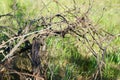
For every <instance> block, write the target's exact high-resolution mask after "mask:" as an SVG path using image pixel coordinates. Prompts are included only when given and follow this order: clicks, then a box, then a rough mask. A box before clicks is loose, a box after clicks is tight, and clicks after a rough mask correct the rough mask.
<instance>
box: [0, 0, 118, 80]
mask: <svg viewBox="0 0 120 80" xmlns="http://www.w3.org/2000/svg"><path fill="white" fill-rule="evenodd" d="M43 1H44V3H45V4H46V5H48V6H47V7H45V8H44V9H43V7H44V4H41V0H17V2H18V3H19V4H18V8H19V10H18V11H16V17H17V18H16V19H18V21H19V22H20V24H17V22H15V21H13V22H12V23H9V22H7V25H9V24H10V25H12V26H14V27H15V28H16V29H18V28H19V27H20V26H23V25H24V24H23V23H24V22H25V21H26V20H29V19H32V18H37V17H39V16H41V15H43V16H49V15H54V14H56V13H60V12H63V11H64V9H68V8H73V6H74V4H73V1H72V0H59V3H60V4H59V5H57V4H56V3H55V2H53V0H43ZM50 1H51V2H50ZM49 2H50V3H49ZM0 4H1V5H0V14H5V13H8V12H11V11H12V9H11V8H10V6H11V5H12V0H0ZM88 4H89V0H76V5H77V7H80V10H81V14H83V13H84V12H85V11H86V9H87V8H88V7H89V5H88ZM67 7H68V8H67ZM103 8H104V10H103ZM41 9H43V10H42V11H40V10H41ZM81 14H79V15H81ZM102 14H103V16H102ZM88 16H89V18H90V19H91V21H92V22H93V23H94V24H96V23H97V22H98V20H99V22H98V23H97V24H98V26H100V28H102V29H104V30H106V31H108V32H109V33H112V34H114V35H116V34H118V33H120V19H119V16H120V0H94V3H93V7H92V9H91V11H90V13H89V15H88ZM101 16H102V18H101ZM68 18H69V16H68ZM2 20H4V18H2V19H0V21H2ZM70 20H71V21H72V18H71V19H70ZM8 21H9V20H8ZM0 24H1V25H3V24H4V23H0ZM38 30H39V29H38ZM3 39H4V40H5V39H6V37H5V36H4V35H0V43H1V42H2V40H3ZM46 43H47V47H48V53H49V54H48V55H49V62H48V63H49V66H48V72H47V77H48V80H79V77H81V78H82V79H83V80H88V78H89V77H90V76H91V75H92V74H93V73H95V70H96V68H97V62H96V60H95V58H94V57H93V56H87V55H88V54H89V53H87V51H85V46H84V45H82V44H80V43H77V41H76V39H75V38H74V37H73V36H70V35H69V34H68V35H67V36H65V38H61V37H60V36H55V37H48V38H47V40H46ZM119 44H120V37H117V38H116V39H115V40H113V41H112V43H111V44H110V46H109V47H108V49H107V54H106V58H105V62H106V65H105V67H104V70H103V79H104V80H117V79H118V80H119V79H120V69H119V68H120V45H119ZM76 45H79V47H80V48H81V49H80V48H79V47H77V46H76ZM112 48H114V49H112ZM1 58H2V57H1V56H0V60H1Z"/></svg>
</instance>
